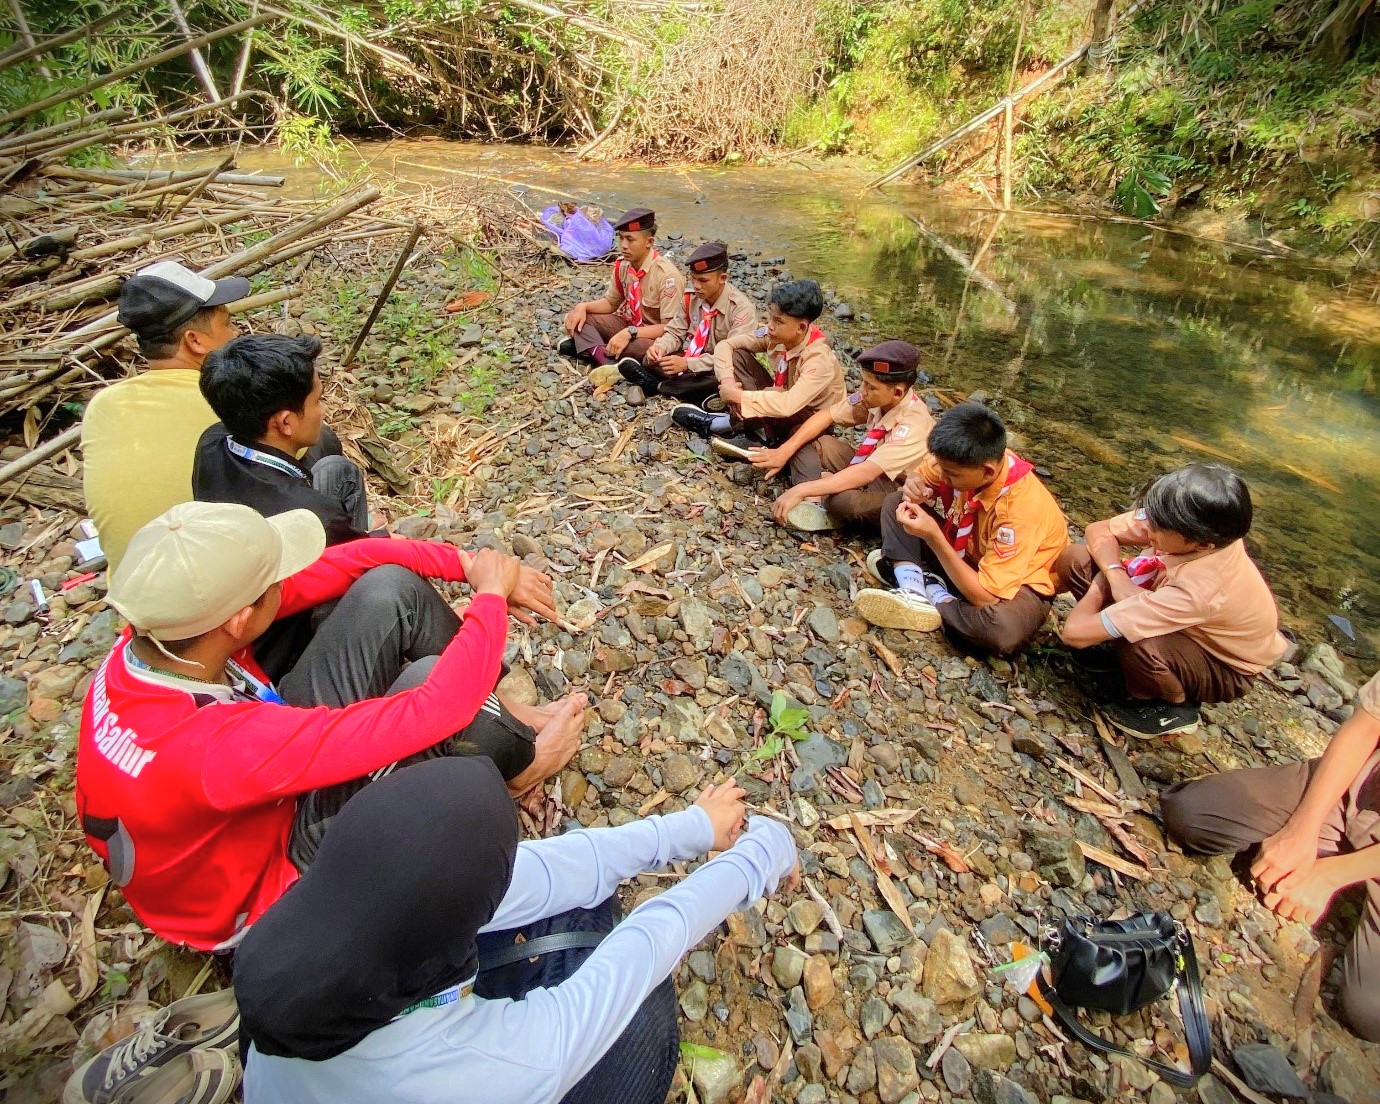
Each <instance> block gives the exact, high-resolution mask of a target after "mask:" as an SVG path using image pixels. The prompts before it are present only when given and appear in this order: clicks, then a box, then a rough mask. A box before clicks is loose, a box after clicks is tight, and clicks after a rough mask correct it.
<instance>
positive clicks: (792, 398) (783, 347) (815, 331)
mask: <svg viewBox="0 0 1380 1104" xmlns="http://www.w3.org/2000/svg"><path fill="white" fill-rule="evenodd" d="M767 305H768V309H767V325H766V329H765V330H758V331H757V332H755V333H751V334H741V335H738V336H736V337H729V338H726V339H725V340H723V341H721V342H720V343H719V344H718V345H716V346H715V348H714V375H715V377H716V378H717V379H718V381H719V398H720V399H722V401H723V402H724V404H726V405H727V407H728V411H727V413H723V414H715V413H710V412H709V411H706V410H703V409H701V408H700V407H697V406H691V405H689V404H682V405H681V406H678V407H676V408H675V409H674V410H673V411H672V412H671V418H672V420H673V421H674V422H675V423H676V424H677V425H679V426H681V427H682V428H683V429H688V430H690V432H692V433H697V434H699V435H700V436H701V437H714V436H719V437H722V435H723V434H725V433H729V432H730V431H736V432H738V433H739V434H743V433H747V434H749V435H750V436H749V437H748V438H746V439H744V440H739V441H730V442H729V444H733V445H735V446H736V447H737V448H738V449H739V450H740V452H741V450H742V448H743V446H744V445H750V444H760V443H762V442H765V443H767V444H769V445H777V444H780V443H781V442H783V441H785V440H786V438H788V437H789V436H790V435H791V434H792V433H794V432H795V431H796V430H797V429H798V428H800V426H801V425H802V424H803V423H805V422H806V421H808V420H809V418H810V416H811V415H812V414H814V413H815V412H816V411H819V410H825V409H827V408H828V407H830V406H833V405H834V404H835V403H837V402H841V401H842V400H843V397H844V394H845V392H844V389H843V367H842V365H840V364H839V362H838V358H837V357H836V356H834V350H833V349H831V348H830V347H829V339H828V338H827V337H825V336H824V331H823V330H821V329H820V328H819V327H818V326H816V325H815V319H816V318H818V317H819V316H820V314H822V313H823V311H824V294H823V292H821V291H820V289H819V285H818V284H817V283H815V282H814V281H813V280H791V281H789V282H788V283H784V284H779V285H777V286H776V287H775V288H774V289H772V293H771V296H770V298H769V299H768V300H767ZM758 353H768V354H769V356H770V358H771V369H770V371H768V369H767V368H766V367H764V366H763V364H762V362H761V361H760V360H759V359H758V357H757V354H758ZM753 437H756V438H759V439H760V440H757V441H754V440H752V438H753ZM719 448H720V449H721V448H722V443H721V445H720V446H719ZM726 454H727V455H733V453H731V451H730V452H728V453H726ZM740 458H741V456H740Z"/></svg>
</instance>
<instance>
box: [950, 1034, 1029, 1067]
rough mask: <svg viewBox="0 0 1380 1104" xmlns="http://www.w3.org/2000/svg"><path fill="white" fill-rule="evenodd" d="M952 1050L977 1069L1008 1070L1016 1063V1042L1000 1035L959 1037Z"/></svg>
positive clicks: (1007, 1036)
mask: <svg viewBox="0 0 1380 1104" xmlns="http://www.w3.org/2000/svg"><path fill="white" fill-rule="evenodd" d="M954 1049H955V1050H956V1051H958V1052H959V1053H960V1054H961V1055H963V1057H964V1058H966V1059H967V1060H968V1062H969V1064H970V1065H973V1066H975V1067H977V1068H978V1069H994V1070H1008V1069H1010V1068H1011V1066H1012V1064H1013V1063H1014V1062H1015V1061H1016V1040H1015V1039H1013V1038H1012V1037H1011V1036H1010V1035H1003V1034H1000V1033H997V1034H991V1035H989V1034H986V1033H984V1032H980V1031H974V1032H970V1033H969V1034H967V1035H960V1036H959V1037H958V1038H957V1039H955V1040H954Z"/></svg>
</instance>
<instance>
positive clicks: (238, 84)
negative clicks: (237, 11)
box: [230, 0, 259, 96]
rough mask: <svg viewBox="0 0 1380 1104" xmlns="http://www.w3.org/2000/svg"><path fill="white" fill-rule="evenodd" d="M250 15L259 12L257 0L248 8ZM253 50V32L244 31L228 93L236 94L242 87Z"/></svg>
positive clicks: (247, 73)
mask: <svg viewBox="0 0 1380 1104" xmlns="http://www.w3.org/2000/svg"><path fill="white" fill-rule="evenodd" d="M249 14H250V15H258V14H259V0H254V6H253V7H252V8H250V9H249ZM253 52H254V32H253V31H252V30H248V31H245V32H244V45H243V46H241V47H240V59H239V61H238V62H237V63H236V64H235V79H234V80H232V81H231V82H230V95H232V96H237V95H239V93H240V92H241V91H242V90H243V88H244V78H245V77H246V76H248V75H249V55H250V54H252V53H253Z"/></svg>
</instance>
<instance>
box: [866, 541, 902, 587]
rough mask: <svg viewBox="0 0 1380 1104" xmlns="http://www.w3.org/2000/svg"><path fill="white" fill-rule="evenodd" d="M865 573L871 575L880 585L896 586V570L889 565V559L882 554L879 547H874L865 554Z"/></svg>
mask: <svg viewBox="0 0 1380 1104" xmlns="http://www.w3.org/2000/svg"><path fill="white" fill-rule="evenodd" d="M867 573H868V574H869V575H871V576H872V577H873V578H874V579H876V580H877V582H879V583H881V584H882V586H887V587H892V588H893V589H894V588H895V586H896V571H895V570H894V569H893V567H892V566H891V561H890V560H888V559H887V558H886V557H885V556H883V555H882V550H881V549H880V548H874V549H873V550H872V551H871V552H869V553H868V554H867Z"/></svg>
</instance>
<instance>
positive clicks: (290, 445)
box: [192, 334, 369, 545]
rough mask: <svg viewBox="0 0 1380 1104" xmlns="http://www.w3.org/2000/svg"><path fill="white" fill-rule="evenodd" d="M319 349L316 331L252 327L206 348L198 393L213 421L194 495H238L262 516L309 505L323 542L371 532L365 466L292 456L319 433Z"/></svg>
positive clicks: (225, 498)
mask: <svg viewBox="0 0 1380 1104" xmlns="http://www.w3.org/2000/svg"><path fill="white" fill-rule="evenodd" d="M320 355H321V342H320V340H318V339H317V338H315V337H282V336H280V335H278V334H250V335H246V336H243V337H237V338H235V339H234V340H233V341H231V342H229V343H228V344H227V345H224V346H223V347H221V348H220V349H217V350H216V351H215V352H213V353H212V354H211V355H210V356H208V357H207V358H206V363H205V364H204V365H203V366H202V369H201V393H202V394H203V395H204V396H205V397H206V401H207V402H208V403H210V404H211V409H212V410H214V411H215V412H216V417H218V418H219V419H220V421H219V422H217V423H216V424H214V425H212V426H210V427H209V428H208V429H207V430H206V432H205V433H203V434H202V435H201V440H200V441H199V442H198V444H197V448H196V463H195V465H194V466H193V468H192V494H193V497H195V498H196V499H197V501H199V502H239V503H243V504H244V505H245V506H252V507H253V508H254V509H255V510H257V511H258V512H259V513H261V514H263V515H264V516H265V517H272V516H273V515H274V514H281V513H283V512H284V511H286V510H297V509H303V510H310V511H311V512H312V513H314V514H315V515H316V516H317V517H318V518H320V519H321V524H322V525H323V526H325V529H326V544H327V545H332V544H341V543H343V542H344V541H350V540H358V539H359V538H360V537H367V536H368V535H369V503H368V499H367V495H366V487H365V483H364V473H363V472H362V471H360V470H359V468H358V467H357V466H356V465H355V464H354V463H352V462H351V461H350V460H348V459H346V458H345V457H344V456H323V457H322V458H321V459H320V460H318V461H316V463H315V464H312V465H311V466H310V468H308V467H307V466H305V465H304V464H302V463H300V462H299V461H298V460H297V459H296V457H297V455H298V453H299V452H301V451H302V450H304V449H308V448H310V447H311V446H313V445H315V444H316V443H317V440H318V439H319V438H320V436H321V426H322V408H321V377H320V376H319V375H318V374H317V371H316V358H317V357H318V356H320Z"/></svg>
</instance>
